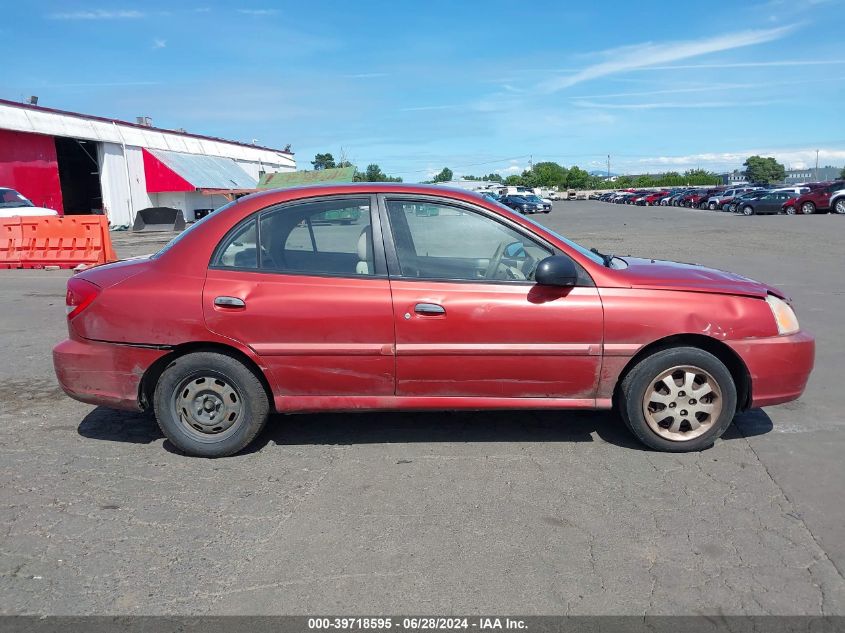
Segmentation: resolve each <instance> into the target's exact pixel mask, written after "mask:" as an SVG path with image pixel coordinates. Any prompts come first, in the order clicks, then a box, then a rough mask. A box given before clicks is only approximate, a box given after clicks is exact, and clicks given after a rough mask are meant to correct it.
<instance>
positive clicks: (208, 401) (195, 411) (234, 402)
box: [172, 372, 242, 442]
mask: <svg viewBox="0 0 845 633" xmlns="http://www.w3.org/2000/svg"><path fill="white" fill-rule="evenodd" d="M172 406H173V415H174V416H175V417H176V418H178V420H179V421H180V422H181V423H182V425H183V427H184V428H185V431H186V432H187V433H190V434H191V435H193V436H194V437H195V438H196V439H198V440H199V441H201V442H202V441H207V439H208V438H209V436H214V439H218V440H219V439H223V438H224V437H225V436H226V434H227V433H231V432H232V431H233V430H234V429H235V428H236V424H237V422H238V418H239V417H240V415H241V408H242V400H241V394H239V393H238V390H237V389H236V388H235V387H233V386H232V385H230V384H229V383H228V382H227V381H226V379H225V378H224V377H223V376H221V375H218V374H216V373H215V374H212V373H211V372H198V373H197V374H195V375H192V376H189V377H188V378H186V379H185V380H183V381H182V384H181V385H180V386H179V388H178V389H176V390H174V392H173V403H172Z"/></svg>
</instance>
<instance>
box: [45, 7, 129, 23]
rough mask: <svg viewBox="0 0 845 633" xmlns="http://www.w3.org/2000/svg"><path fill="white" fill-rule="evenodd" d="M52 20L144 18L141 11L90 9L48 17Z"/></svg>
mask: <svg viewBox="0 0 845 633" xmlns="http://www.w3.org/2000/svg"><path fill="white" fill-rule="evenodd" d="M47 17H49V18H50V19H51V20H132V19H138V18H143V17H144V14H143V13H142V12H141V11H136V10H134V9H131V10H123V11H108V10H106V9H90V10H87V11H70V12H66V13H51V14H50V15H48V16H47Z"/></svg>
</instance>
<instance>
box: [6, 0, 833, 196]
mask: <svg viewBox="0 0 845 633" xmlns="http://www.w3.org/2000/svg"><path fill="white" fill-rule="evenodd" d="M4 4H6V5H7V6H6V7H5V9H4V18H5V19H4V20H3V22H2V23H0V50H2V52H3V57H4V59H5V60H6V62H5V63H4V65H3V71H2V83H0V85H2V90H0V97H2V98H6V99H12V100H19V99H22V98H24V97H26V96H28V95H30V94H36V95H38V96H39V97H40V99H41V101H40V103H41V104H42V105H46V106H48V107H55V108H59V109H67V110H75V111H80V112H85V113H91V114H98V115H102V116H108V117H115V118H122V119H128V120H134V117H135V116H137V115H141V114H144V115H148V116H151V117H152V118H153V121H154V123H155V124H156V125H157V126H161V127H172V128H176V127H184V128H186V129H187V130H189V131H193V132H197V133H202V134H210V135H216V136H222V137H225V138H232V139H237V140H243V141H251V140H252V139H257V141H258V142H259V143H260V144H263V145H268V146H271V147H278V148H281V147H284V146H285V145H287V144H288V143H290V144H291V146H292V149H293V150H294V152H296V155H297V159H298V163H299V165H300V167H302V168H305V167H309V168H310V163H309V161H310V160H311V159H312V158H313V156H314V154H315V153H316V152H322V151H329V152H332V153H333V154H334V155H335V157H337V156H339V155H340V154H341V152H344V153H345V155H346V156H347V157H348V158H349V159H351V160H352V161H353V162H355V163H357V164H358V165H359V166H360V167H364V166H365V165H366V164H368V163H370V162H377V163H379V165H381V167H382V168H383V169H384V170H385V171H386V172H388V173H391V174H397V175H400V176H402V177H403V178H405V179H406V180H409V181H416V180H424V179H427V178H430V177H431V175H433V174H434V173H436V172H437V171H439V170H440V169H441V168H442V167H444V166H449V167H451V168H452V169H453V170H454V171H455V172H456V174H481V173H488V172H490V171H498V172H500V173H503V174H510V173H516V172H520V171H521V170H522V169H524V168H525V167H526V166H527V165H528V162H529V160H531V159H533V161H534V162H537V161H541V160H555V161H558V162H560V163H562V164H565V165H571V164H578V165H580V166H582V167H585V168H587V169H604V168H605V165H606V156H607V154H610V155H611V169H612V170H613V171H614V172H620V173H640V172H645V171H651V172H656V171H664V170H666V169H677V170H684V169H687V168H690V167H703V168H708V169H717V170H718V169H723V168H729V167H736V166H739V165H740V164H741V163H742V161H743V159H744V157H745V156H747V155H748V154H749V153H766V154H773V155H775V156H777V157H778V158H779V159H780V160H782V161H783V162H784V163H785V164H786V165H787V166H788V167H803V166H807V165H812V164H814V163H815V152H816V150H817V149H818V150H820V157H821V158H820V163H821V164H822V165H824V164H835V165H845V49H843V47H842V44H843V31H842V25H843V23H845V20H843V18H845V3H843V2H842V1H841V0H758V1H755V0H750V1H749V2H720V1H718V0H710V1H708V2H692V1H690V2H688V1H684V2H678V1H675V2H649V1H647V0H646V1H640V2H633V3H607V2H604V3H588V2H579V3H569V2H529V1H523V2H514V1H513V0H510V1H508V2H498V1H495V0H487V1H485V2H483V3H482V2H471V1H467V2H441V1H439V0H428V1H426V2H425V3H423V2H410V1H408V2H405V1H402V0H393V1H385V2H380V1H377V2H367V1H366V0H358V1H355V2H350V1H348V0H346V1H344V2H333V1H330V0H323V1H320V2H302V1H299V2H269V1H267V0H255V1H254V2H245V3H242V2H207V1H205V0H197V2H196V3H195V4H194V3H192V2H172V1H171V2H169V3H166V2H156V1H149V0H147V1H144V2H140V1H135V0H126V2H122V3H120V4H110V3H107V2H99V3H97V2H86V1H85V0H79V1H74V0H65V1H63V2H56V1H52V2H51V1H50V0H47V1H44V2H39V3H33V4H29V3H15V4H13V3H10V2H6V3H4Z"/></svg>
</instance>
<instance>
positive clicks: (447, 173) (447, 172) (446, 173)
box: [431, 167, 454, 182]
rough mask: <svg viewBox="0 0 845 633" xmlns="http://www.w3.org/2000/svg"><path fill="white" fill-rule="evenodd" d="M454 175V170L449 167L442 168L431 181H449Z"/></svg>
mask: <svg viewBox="0 0 845 633" xmlns="http://www.w3.org/2000/svg"><path fill="white" fill-rule="evenodd" d="M453 176H454V174H453V173H452V170H451V169H449V168H448V167H444V168H443V169H441V170H440V173H439V174H437V175H436V176H435V177H434V178H433V179H432V181H431V182H449V181H450V180H452V177H453Z"/></svg>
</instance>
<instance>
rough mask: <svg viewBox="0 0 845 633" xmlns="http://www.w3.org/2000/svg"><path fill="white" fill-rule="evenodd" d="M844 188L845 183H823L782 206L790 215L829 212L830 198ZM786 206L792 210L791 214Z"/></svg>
mask: <svg viewBox="0 0 845 633" xmlns="http://www.w3.org/2000/svg"><path fill="white" fill-rule="evenodd" d="M843 187H845V181H837V182H834V183H824V184H822V185H820V186H818V187H815V188H813V189H811V190H810V191H808V192H807V193H805V194H802V195H800V196H798V197H797V198H794V200H790V201H788V203H787V204H785V205H784V211H786V212H787V213H789V214H790V215H792V214H793V213H802V214H804V215H812V214H813V213H816V212H818V211H829V210H830V197H831V195H832V194H833V193H835V192H837V191H839V190H840V189H842V188H843ZM787 206H790V207H792V209H794V211H793V213H791V212H790V211H791V210H790V209H787Z"/></svg>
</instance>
